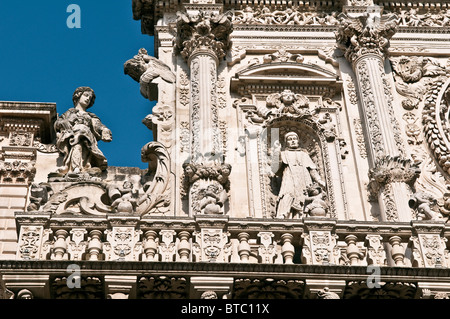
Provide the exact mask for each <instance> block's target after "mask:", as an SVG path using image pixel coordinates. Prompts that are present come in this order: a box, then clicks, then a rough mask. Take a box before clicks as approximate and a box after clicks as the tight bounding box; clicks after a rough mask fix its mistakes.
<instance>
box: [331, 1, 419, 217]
mask: <svg viewBox="0 0 450 319" xmlns="http://www.w3.org/2000/svg"><path fill="white" fill-rule="evenodd" d="M345 11H347V13H342V14H341V15H340V16H339V18H340V20H341V25H340V27H339V29H338V31H337V32H336V40H337V44H338V47H339V48H340V49H341V50H342V51H343V52H344V56H345V58H346V59H347V60H348V61H349V63H350V64H351V65H352V67H353V70H354V72H355V75H356V79H357V83H356V85H357V87H358V90H357V91H358V92H359V100H360V107H361V115H362V120H363V123H364V124H365V125H364V128H365V135H366V138H367V142H368V146H369V147H368V160H369V167H370V168H371V170H370V173H369V178H370V180H371V182H370V183H369V193H370V197H371V200H373V201H378V203H379V205H380V214H381V219H382V220H388V221H410V220H411V218H412V215H411V210H410V208H409V207H408V197H409V196H410V195H411V189H410V185H411V183H413V182H414V180H415V178H417V177H418V175H417V174H416V173H417V171H416V170H415V168H414V167H412V165H411V164H410V163H409V162H408V161H407V160H405V159H404V156H405V155H404V146H403V142H402V137H401V131H400V128H399V124H398V122H397V120H396V118H395V114H394V110H393V105H392V100H393V98H392V93H391V86H390V82H389V80H388V78H387V76H386V74H385V71H384V61H385V59H386V56H387V53H388V48H389V41H390V38H391V37H392V36H393V35H394V34H395V32H396V28H397V22H396V16H395V15H382V8H381V7H379V6H370V5H369V6H359V7H358V8H356V7H349V8H347V10H345ZM381 172H383V173H388V176H383V178H380V177H381V174H382V173H381Z"/></svg>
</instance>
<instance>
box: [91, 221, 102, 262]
mask: <svg viewBox="0 0 450 319" xmlns="http://www.w3.org/2000/svg"><path fill="white" fill-rule="evenodd" d="M102 235H103V233H102V232H101V231H100V230H95V229H94V230H91V231H90V232H89V239H88V240H89V243H88V248H87V251H88V256H89V257H88V259H89V260H99V259H100V254H101V252H102V249H103V244H102V239H101V238H102Z"/></svg>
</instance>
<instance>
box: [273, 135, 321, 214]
mask: <svg viewBox="0 0 450 319" xmlns="http://www.w3.org/2000/svg"><path fill="white" fill-rule="evenodd" d="M284 141H285V149H284V150H283V151H281V152H279V151H276V153H278V152H279V153H280V159H281V162H280V165H279V169H278V170H277V172H276V173H275V175H276V176H281V187H280V191H279V194H278V207H277V213H276V217H277V218H291V217H293V213H292V211H294V213H299V214H300V213H303V212H304V209H305V201H306V199H307V197H308V196H307V189H308V186H310V185H311V184H313V183H317V184H318V185H319V186H320V187H321V188H322V189H325V183H324V182H323V181H322V179H321V177H320V174H319V172H318V170H317V166H316V164H314V162H313V160H312V159H311V157H310V156H309V154H308V153H307V152H305V151H303V150H302V149H301V148H300V145H299V137H298V134H297V133H295V132H288V133H286V135H285V136H284Z"/></svg>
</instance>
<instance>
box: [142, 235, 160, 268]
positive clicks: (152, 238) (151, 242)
mask: <svg viewBox="0 0 450 319" xmlns="http://www.w3.org/2000/svg"><path fill="white" fill-rule="evenodd" d="M157 236H158V234H157V233H156V232H155V231H153V230H149V231H146V232H145V234H144V238H145V244H144V256H145V260H146V261H157V258H155V257H156V253H157V251H158V243H157V238H158V237H157Z"/></svg>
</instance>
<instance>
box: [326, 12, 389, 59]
mask: <svg viewBox="0 0 450 319" xmlns="http://www.w3.org/2000/svg"><path fill="white" fill-rule="evenodd" d="M338 18H339V21H340V24H339V27H338V30H337V31H336V33H335V35H336V41H337V45H338V48H340V49H341V50H342V51H343V52H344V56H345V57H346V59H347V60H348V61H349V62H350V63H354V62H355V61H356V60H357V59H358V58H359V57H361V56H364V55H367V54H374V55H377V56H381V57H384V56H385V55H386V54H387V52H388V48H389V40H390V38H391V37H392V36H393V35H394V34H395V32H396V30H397V16H395V15H393V14H386V15H381V10H374V12H366V13H365V14H362V15H359V16H357V17H353V16H347V15H346V14H345V13H341V14H340V15H339V16H338Z"/></svg>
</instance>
